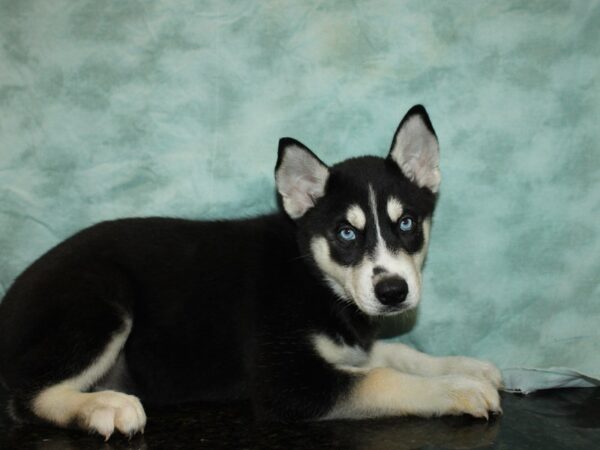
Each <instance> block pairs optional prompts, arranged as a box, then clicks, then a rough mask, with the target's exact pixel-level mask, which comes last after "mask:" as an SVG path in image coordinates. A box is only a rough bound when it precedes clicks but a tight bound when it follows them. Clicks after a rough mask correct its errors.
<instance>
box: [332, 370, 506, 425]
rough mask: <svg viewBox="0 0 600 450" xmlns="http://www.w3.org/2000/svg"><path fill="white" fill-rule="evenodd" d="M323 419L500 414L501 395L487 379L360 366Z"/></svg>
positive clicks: (484, 415) (485, 415) (486, 415)
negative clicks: (359, 371) (410, 372)
mask: <svg viewBox="0 0 600 450" xmlns="http://www.w3.org/2000/svg"><path fill="white" fill-rule="evenodd" d="M363 370H364V371H363V372H362V373H360V374H359V375H357V378H356V379H355V382H354V383H353V385H351V388H350V390H349V392H348V393H347V394H346V395H343V396H342V397H341V399H340V401H339V402H338V403H337V404H336V405H335V407H334V408H333V409H332V410H331V411H330V412H329V414H328V415H327V416H326V417H325V418H330V419H331V418H365V417H381V416H398V415H400V416H402V415H417V416H422V417H431V416H441V415H447V414H450V415H457V414H470V415H472V416H474V417H483V418H486V419H487V418H488V416H489V412H492V413H500V412H501V408H500V396H499V394H498V391H497V390H496V389H495V388H494V387H493V386H492V385H491V384H490V383H488V382H486V381H483V380H478V379H476V378H472V377H466V376H463V375H443V376H436V377H423V376H416V375H410V374H407V373H401V372H398V371H397V370H395V369H391V368H384V367H378V368H373V369H363Z"/></svg>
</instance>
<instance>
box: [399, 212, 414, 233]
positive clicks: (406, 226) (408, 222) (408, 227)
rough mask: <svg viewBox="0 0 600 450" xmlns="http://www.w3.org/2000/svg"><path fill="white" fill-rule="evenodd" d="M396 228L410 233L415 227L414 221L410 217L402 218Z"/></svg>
mask: <svg viewBox="0 0 600 450" xmlns="http://www.w3.org/2000/svg"><path fill="white" fill-rule="evenodd" d="M398 226H399V227H400V231H404V232H407V231H412V229H413V228H414V227H415V221H414V220H413V218H412V217H410V216H404V217H403V218H402V219H400V222H399V224H398Z"/></svg>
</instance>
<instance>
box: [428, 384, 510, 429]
mask: <svg viewBox="0 0 600 450" xmlns="http://www.w3.org/2000/svg"><path fill="white" fill-rule="evenodd" d="M440 380H441V386H440V387H441V389H442V392H441V398H442V399H443V403H444V410H443V411H442V413H443V414H451V415H459V414H469V415H471V416H474V417H481V418H485V419H488V418H489V413H490V412H491V413H493V414H501V413H502V408H501V407H500V395H499V394H498V390H497V389H496V388H495V387H494V386H492V385H491V384H490V383H488V382H487V381H483V380H481V379H477V378H471V377H467V376H460V375H446V376H443V377H440Z"/></svg>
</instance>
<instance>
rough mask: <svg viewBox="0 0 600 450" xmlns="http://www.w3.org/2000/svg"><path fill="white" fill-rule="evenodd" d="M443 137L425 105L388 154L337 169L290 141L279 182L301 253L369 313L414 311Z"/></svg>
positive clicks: (284, 144) (283, 149) (411, 115)
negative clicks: (438, 134) (438, 137)
mask: <svg viewBox="0 0 600 450" xmlns="http://www.w3.org/2000/svg"><path fill="white" fill-rule="evenodd" d="M438 166H439V148H438V141H437V138H436V135H435V132H434V130H433V127H432V125H431V122H430V121H429V117H428V116H427V112H426V111H425V108H423V107H422V106H420V105H417V106H414V107H413V108H411V109H410V110H409V111H408V113H406V116H405V117H404V118H403V119H402V121H401V122H400V125H399V126H398V129H397V130H396V134H395V135H394V139H393V140H392V145H391V149H390V151H389V153H388V155H387V157H386V158H379V157H374V156H364V157H360V158H352V159H349V160H346V161H343V162H341V163H338V164H336V165H334V166H332V167H328V166H327V165H326V164H324V163H323V162H322V161H321V160H320V159H319V158H318V157H317V156H316V155H315V154H314V153H313V152H311V151H310V150H309V149H308V148H307V147H306V146H304V145H302V144H301V143H300V142H298V141H296V140H294V139H290V138H283V139H281V140H280V142H279V158H278V161H277V166H276V168H275V179H276V183H277V190H278V192H279V195H280V198H281V203H282V205H283V209H284V210H285V212H286V213H287V214H288V215H289V216H290V217H291V218H292V219H294V220H295V221H296V223H297V224H298V233H299V235H298V236H299V239H298V241H299V244H300V247H301V251H302V252H304V253H305V254H306V255H309V256H310V258H311V259H312V261H313V262H314V264H315V266H316V267H317V268H318V270H319V271H320V273H321V274H322V275H323V278H324V279H325V281H326V282H327V284H328V285H329V286H330V287H331V289H332V290H333V291H334V292H335V294H337V295H338V296H339V297H340V298H341V299H343V300H345V301H351V302H354V303H355V304H356V305H357V306H358V308H360V309H361V310H362V311H363V312H364V313H366V314H369V315H388V314H394V313H398V312H401V311H405V310H408V309H411V308H414V307H415V306H416V305H417V304H418V303H419V300H420V296H421V269H422V267H423V262H424V259H425V255H426V253H427V245H428V239H429V230H430V226H431V216H432V214H433V209H434V206H435V201H436V197H437V192H438V188H439V184H440V172H439V167H438Z"/></svg>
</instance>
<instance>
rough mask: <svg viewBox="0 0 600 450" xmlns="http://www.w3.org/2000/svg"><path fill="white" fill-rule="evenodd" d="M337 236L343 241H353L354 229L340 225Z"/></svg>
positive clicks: (354, 237) (354, 236)
mask: <svg viewBox="0 0 600 450" xmlns="http://www.w3.org/2000/svg"><path fill="white" fill-rule="evenodd" d="M338 236H339V237H340V239H341V240H343V241H353V240H355V239H356V231H354V229H353V228H352V227H348V226H346V227H342V228H340V229H339V231H338Z"/></svg>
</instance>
